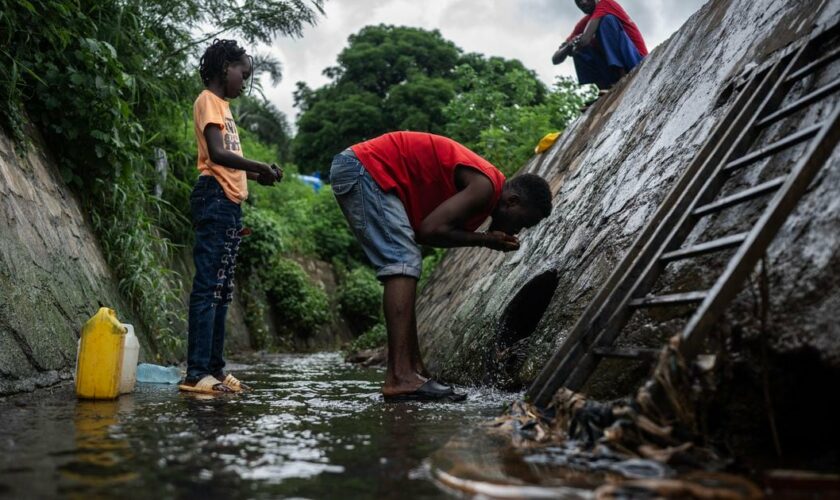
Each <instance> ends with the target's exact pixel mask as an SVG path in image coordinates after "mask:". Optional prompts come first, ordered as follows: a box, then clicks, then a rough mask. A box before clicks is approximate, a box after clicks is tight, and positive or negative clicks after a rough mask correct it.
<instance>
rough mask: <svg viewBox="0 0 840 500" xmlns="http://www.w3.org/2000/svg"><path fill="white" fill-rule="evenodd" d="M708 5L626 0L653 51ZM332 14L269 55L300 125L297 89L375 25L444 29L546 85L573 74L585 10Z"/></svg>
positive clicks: (374, 3) (445, 4)
mask: <svg viewBox="0 0 840 500" xmlns="http://www.w3.org/2000/svg"><path fill="white" fill-rule="evenodd" d="M705 1H706V0H679V1H675V0H621V4H622V6H623V7H624V8H625V10H627V12H628V13H629V14H630V16H631V17H632V18H633V19H634V21H635V22H636V24H638V25H639V29H640V30H641V31H642V33H643V35H644V36H645V39H646V41H647V43H648V46H649V48H651V49H652V48H653V47H655V46H656V45H659V44H660V43H662V42H663V41H665V40H666V39H667V38H668V37H669V36H670V35H671V34H672V33H673V32H674V31H676V30H677V29H679V27H680V26H681V25H682V24H683V23H684V22H685V21H686V19H688V17H689V16H690V15H691V14H692V13H694V12H696V11H697V10H698V9H699V8H700V7H701V6H702V5H703V4H704V3H705ZM325 13H326V16H325V17H322V18H321V19H320V20H319V22H318V25H317V26H314V27H309V28H307V29H306V30H304V34H303V37H302V38H301V39H289V38H283V39H279V40H277V41H276V42H275V43H274V44H273V45H272V46H271V47H263V48H261V49H260V50H263V51H269V52H271V53H272V54H274V55H275V56H277V57H278V58H279V59H280V60H281V62H282V63H283V68H284V75H283V81H282V82H281V84H280V85H278V86H277V87H274V88H272V87H271V86H270V82H268V81H266V82H264V85H265V88H266V95H267V96H268V97H269V99H270V100H271V101H272V102H273V103H274V104H275V105H277V106H278V107H279V108H280V109H281V110H282V111H284V112H285V113H286V114H287V115H288V116H289V118H290V120H291V121H294V117H295V116H296V113H297V111H296V110H295V109H294V108H293V99H292V92H293V91H294V89H295V84H296V82H298V81H304V82H306V83H307V84H308V85H309V86H310V87H313V88H316V87H319V86H321V85H323V84H324V83H326V82H327V81H328V80H327V78H326V77H324V76H323V75H322V72H323V70H324V68H326V67H328V66H332V65H335V63H336V57H337V56H338V53H339V52H341V50H342V49H343V48H344V47H345V46H346V45H347V38H348V37H349V36H350V35H352V34H353V33H356V32H358V31H359V30H360V29H361V28H362V27H364V26H367V25H371V24H380V23H382V24H393V25H402V26H414V27H420V28H424V29H438V30H440V32H441V33H442V34H443V36H444V37H445V38H447V39H449V40H452V41H453V42H454V43H455V44H456V45H458V46H459V47H461V48H462V49H463V50H465V51H466V52H480V53H483V54H486V55H496V56H502V57H506V58H511V59H519V60H521V61H522V62H523V63H524V64H525V66H526V67H528V68H531V69H533V70H535V71H536V72H537V74H538V75H539V76H540V78H541V79H542V80H543V81H545V82H546V83H549V84H550V83H551V82H552V81H553V80H554V78H555V77H556V76H558V75H566V76H571V75H573V67H572V65H571V63H570V62H566V63H564V64H563V65H561V66H559V67H555V66H552V65H551V61H550V59H551V54H552V53H553V52H554V49H555V48H556V47H557V46H558V45H559V44H560V43H561V42H562V41H563V40H564V39H565V38H566V36H567V35H568V34H569V32H571V30H572V28H573V27H574V24H575V22H577V21H578V20H579V19H580V18H581V16H582V13H581V12H580V11H579V10H578V9H577V8H576V7H575V6H574V2H573V1H572V0H425V1H417V0H327V2H326V4H325Z"/></svg>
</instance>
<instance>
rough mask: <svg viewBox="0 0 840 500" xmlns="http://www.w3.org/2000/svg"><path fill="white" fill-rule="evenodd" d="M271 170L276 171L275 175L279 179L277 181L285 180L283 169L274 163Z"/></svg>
mask: <svg viewBox="0 0 840 500" xmlns="http://www.w3.org/2000/svg"><path fill="white" fill-rule="evenodd" d="M270 168H271V171H272V172H273V173H274V177H275V178H276V179H277V182H280V181H282V180H283V169H282V168H280V167H278V166H277V165H275V164H274V163H272V164H271V167H270Z"/></svg>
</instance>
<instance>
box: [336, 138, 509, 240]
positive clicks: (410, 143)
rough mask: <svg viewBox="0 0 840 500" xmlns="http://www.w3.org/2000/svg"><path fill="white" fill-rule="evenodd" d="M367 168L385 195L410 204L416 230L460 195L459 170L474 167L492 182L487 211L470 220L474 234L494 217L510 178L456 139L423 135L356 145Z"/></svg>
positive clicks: (469, 227) (408, 209) (467, 227)
mask: <svg viewBox="0 0 840 500" xmlns="http://www.w3.org/2000/svg"><path fill="white" fill-rule="evenodd" d="M352 149H353V152H354V153H355V154H356V157H357V158H358V159H359V161H360V162H362V165H364V167H365V170H367V171H368V173H370V176H371V177H372V178H373V180H374V181H376V183H377V184H379V187H381V188H382V190H383V191H386V192H388V191H393V192H394V193H395V194H396V195H397V196H398V197H399V199H400V200H402V202H403V206H405V211H406V213H407V214H408V220H409V222H410V223H411V227H412V228H413V229H414V230H415V231H417V229H419V227H420V224H421V223H422V222H423V219H425V218H426V217H427V216H428V215H429V214H430V213H432V212H433V211H434V210H435V209H436V208H437V207H438V206H440V205H441V204H442V203H443V202H444V201H446V200H448V199H449V198H451V197H453V196H455V195H456V194H457V193H458V189H457V188H456V187H455V167H457V166H458V165H461V166H465V167H470V168H474V169H476V170H478V171H479V172H481V173H483V174H484V175H486V176H487V178H489V179H490V182H492V183H493V199H492V200H490V202H489V203H488V204H487V207H486V209H485V212H484V213H482V214H480V215H479V216H477V217H475V218H473V219H472V220H470V221H468V222H467V223H466V224H465V225H464V228H463V229H464V230H466V231H475V230H476V229H478V227H479V226H480V225H481V224H482V223H483V222H484V221H485V220H486V219H487V217H489V216H490V214H491V213H492V212H493V209H494V208H495V206H496V204H497V203H498V201H499V197H500V196H501V194H502V186H503V185H504V183H505V176H504V175H502V173H501V172H499V169H497V168H496V167H494V166H493V165H492V164H491V163H490V162H489V161H487V160H485V159H484V158H482V157H481V156H479V155H477V154H475V153H473V152H472V151H470V150H469V149H467V148H466V147H464V146H462V145H461V144H458V143H457V142H455V141H453V140H452V139H448V138H446V137H441V136H439V135H433V134H425V133H421V132H392V133H389V134H385V135H383V136H380V137H377V138H376V139H371V140H369V141H367V142H362V143H359V144H356V145H355V146H353V147H352Z"/></svg>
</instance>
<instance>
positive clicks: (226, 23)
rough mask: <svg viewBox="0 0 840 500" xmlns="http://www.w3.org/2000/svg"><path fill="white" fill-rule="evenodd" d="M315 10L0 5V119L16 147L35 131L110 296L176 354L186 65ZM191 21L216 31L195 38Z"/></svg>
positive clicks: (297, 22)
mask: <svg viewBox="0 0 840 500" xmlns="http://www.w3.org/2000/svg"><path fill="white" fill-rule="evenodd" d="M321 5H322V0H312V1H298V0H257V1H250V2H245V3H243V4H240V5H239V6H238V8H236V9H231V8H230V4H229V2H226V1H224V0H143V1H140V0H125V1H120V2H114V1H110V0H77V1H69V0H0V44H2V47H0V66H2V67H3V68H4V71H2V72H0V123H2V126H3V128H4V130H5V131H6V132H7V133H8V134H10V135H11V136H12V137H14V138H15V139H16V141H17V144H18V147H19V148H21V149H23V148H27V147H28V143H29V139H28V132H27V131H28V130H29V127H30V126H34V127H35V128H36V129H37V130H38V131H39V132H40V133H41V134H42V135H43V136H44V138H45V139H46V143H47V144H48V145H49V147H50V148H51V149H52V151H53V152H54V153H55V156H56V158H57V159H58V161H59V166H60V169H61V173H62V176H63V177H64V179H65V181H67V182H68V183H69V184H70V185H71V186H72V187H73V188H74V189H75V190H76V192H77V193H78V194H79V197H80V199H81V201H82V203H83V204H84V205H85V207H86V209H87V211H88V212H89V213H90V214H91V218H92V222H93V225H94V228H95V230H96V231H97V233H98V235H99V237H100V239H101V241H102V246H103V249H104V251H105V256H106V258H107V260H108V262H109V264H110V265H111V266H112V268H113V269H114V270H115V272H116V274H117V276H118V278H119V280H120V288H121V290H122V291H123V293H124V294H125V295H126V297H127V298H128V299H130V300H131V302H132V305H133V306H134V309H135V311H136V313H137V315H138V316H139V318H138V319H139V320H140V321H141V322H142V323H143V325H144V326H145V328H146V330H148V331H150V332H151V334H152V335H151V337H152V340H153V341H154V342H155V343H156V344H157V347H158V348H159V349H158V350H159V351H161V352H163V353H164V354H166V355H172V354H176V353H178V352H179V351H181V347H182V343H183V339H184V336H183V335H182V333H183V332H180V331H175V330H174V326H173V325H175V324H178V323H183V321H180V322H176V321H175V320H176V319H178V318H181V319H182V318H183V317H184V316H185V315H186V311H184V310H183V307H182V306H181V305H180V303H179V301H178V295H179V289H180V286H181V284H180V280H179V277H177V276H176V275H174V273H172V272H171V271H170V267H169V262H170V260H171V255H172V251H173V246H174V245H175V244H176V243H181V241H178V240H179V239H180V238H179V237H178V235H185V234H190V231H187V230H186V228H188V225H187V222H186V221H187V212H186V211H185V210H184V208H183V205H182V203H183V201H184V200H183V198H184V195H183V191H184V189H185V188H184V186H180V187H179V186H178V182H180V183H181V184H191V183H192V179H194V177H195V170H194V167H195V164H194V161H195V160H194V158H195V156H194V155H195V145H194V143H193V141H192V140H191V139H190V140H185V137H189V135H188V134H190V133H191V127H189V126H188V123H189V122H190V121H191V116H190V110H191V103H192V100H193V99H194V98H195V96H196V95H197V94H198V92H199V91H200V83H199V79H198V77H197V75H196V71H195V63H194V61H195V60H196V59H197V57H196V56H197V55H200V52H201V51H203V50H204V46H205V45H206V44H207V43H209V41H211V40H212V38H213V37H214V36H223V35H225V36H237V37H240V38H241V39H243V41H244V42H246V43H251V44H253V43H254V42H257V41H260V42H269V41H270V40H271V39H272V38H274V37H275V36H277V35H300V34H301V30H302V28H303V26H305V25H307V24H313V23H314V21H315V16H316V15H317V14H318V13H319V12H320V11H321ZM199 25H212V26H214V27H215V28H216V31H215V32H214V33H211V34H210V36H207V37H204V38H199V39H195V38H193V33H194V28H195V26H199ZM268 62H269V64H266V65H265V67H267V68H269V69H272V70H274V69H276V67H277V66H276V64H271V61H268ZM257 69H258V70H259V68H257ZM158 150H161V151H164V152H166V154H167V156H168V159H169V164H170V167H171V170H172V173H173V175H171V176H170V178H169V180H168V181H167V187H169V185H170V184H174V185H175V189H173V191H174V193H175V195H176V201H177V202H178V204H176V205H173V204H172V203H170V202H168V201H167V200H166V199H160V198H157V197H155V196H153V195H152V192H153V188H154V185H155V184H156V183H157V182H158V181H159V178H158V175H157V173H156V170H155V159H156V157H157V151H158ZM165 192H166V191H165ZM165 197H166V195H165Z"/></svg>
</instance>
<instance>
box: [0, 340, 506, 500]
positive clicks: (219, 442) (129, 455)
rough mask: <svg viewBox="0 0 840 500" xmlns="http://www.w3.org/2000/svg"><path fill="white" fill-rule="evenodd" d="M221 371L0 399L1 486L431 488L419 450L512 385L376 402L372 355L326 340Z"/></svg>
mask: <svg viewBox="0 0 840 500" xmlns="http://www.w3.org/2000/svg"><path fill="white" fill-rule="evenodd" d="M232 371H233V372H234V373H236V374H237V376H239V378H241V379H242V380H245V381H247V382H249V383H250V385H252V386H253V387H254V391H253V392H251V393H249V394H246V395H244V396H226V397H218V398H202V397H196V396H195V395H184V394H179V393H178V392H177V389H176V388H174V387H172V386H153V385H139V386H138V390H137V392H136V393H135V394H133V395H131V396H129V397H122V398H120V399H119V400H118V401H117V402H110V403H109V402H77V401H76V400H75V397H74V396H73V392H72V387H63V388H61V389H60V390H56V391H53V393H48V392H47V393H45V392H41V393H38V394H36V395H34V396H23V397H18V398H14V400H9V401H0V415H2V416H3V418H4V419H6V421H7V424H6V426H4V427H0V496H4V495H8V496H10V497H16V498H19V497H39V498H47V497H55V496H61V495H63V496H71V497H88V498H90V497H104V496H108V497H115V496H124V497H127V498H136V497H144V498H173V497H176V498H177V497H181V498H183V497H187V498H217V497H225V498H282V497H302V498H336V497H338V498H371V497H380V498H390V497H394V498H397V497H398V498H405V497H410V498H440V497H441V496H442V495H443V493H442V492H441V490H439V489H438V488H437V487H436V486H435V485H434V484H433V483H432V482H431V481H429V476H428V474H427V472H426V468H425V467H424V461H425V460H426V459H427V458H428V457H429V456H430V455H431V454H432V453H433V452H434V451H435V450H437V449H439V448H440V447H442V446H443V445H444V444H445V443H446V442H447V441H448V440H449V439H450V438H451V437H452V436H453V435H454V434H455V433H457V432H458V431H459V430H461V429H463V428H465V427H470V426H476V425H478V424H479V423H481V422H485V421H486V420H487V419H489V418H491V417H494V416H496V415H498V414H499V413H500V411H501V409H502V407H503V405H504V404H505V403H506V402H507V401H509V400H510V399H511V398H512V397H515V396H511V395H510V394H507V393H498V392H494V391H490V390H483V389H482V390H475V389H472V390H468V391H467V392H468V394H469V398H468V400H467V401H466V402H465V403H463V404H438V405H422V404H404V405H385V404H384V403H383V402H382V401H381V397H380V394H379V386H380V384H381V381H382V378H383V374H382V372H381V371H380V370H377V369H366V368H358V367H355V366H350V365H346V364H344V363H343V362H342V361H341V358H340V356H339V355H337V354H316V355H307V356H270V357H263V358H259V359H255V360H253V361H252V362H251V363H249V364H248V365H240V366H235V367H232Z"/></svg>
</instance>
